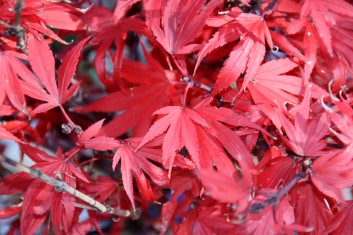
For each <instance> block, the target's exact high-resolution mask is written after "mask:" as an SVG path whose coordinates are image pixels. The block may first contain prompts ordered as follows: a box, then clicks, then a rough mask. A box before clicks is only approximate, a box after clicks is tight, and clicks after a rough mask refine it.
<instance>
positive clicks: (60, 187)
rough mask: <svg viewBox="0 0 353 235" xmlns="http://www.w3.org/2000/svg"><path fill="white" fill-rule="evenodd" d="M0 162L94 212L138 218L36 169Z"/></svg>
mask: <svg viewBox="0 0 353 235" xmlns="http://www.w3.org/2000/svg"><path fill="white" fill-rule="evenodd" d="M0 162H1V164H2V165H3V166H4V167H5V168H7V169H9V170H10V171H13V169H10V168H14V170H15V171H21V172H25V173H27V174H29V175H31V176H32V177H33V178H37V179H40V180H42V181H44V182H46V183H47V184H50V185H52V186H54V187H55V190H57V191H64V192H66V193H68V194H70V195H72V196H74V197H76V198H79V199H80V200H82V201H84V202H86V203H87V204H89V205H90V206H92V207H94V208H96V210H98V211H100V212H102V213H108V214H113V215H117V216H122V217H131V218H132V219H137V218H138V217H139V213H138V212H136V211H129V210H122V209H117V208H112V207H111V206H109V205H104V204H102V203H100V202H98V201H96V200H94V199H93V198H92V197H90V196H88V195H86V194H84V193H82V192H80V191H78V190H76V189H74V188H73V187H71V186H69V185H68V184H66V183H65V182H63V181H60V180H57V179H55V178H53V177H51V176H49V175H47V174H45V173H44V172H43V171H41V170H40V169H38V168H30V167H27V166H25V165H23V164H21V163H19V162H16V161H14V160H12V159H9V158H7V157H5V156H3V155H1V154H0ZM4 163H5V164H4Z"/></svg>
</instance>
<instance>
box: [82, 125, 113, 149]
mask: <svg viewBox="0 0 353 235" xmlns="http://www.w3.org/2000/svg"><path fill="white" fill-rule="evenodd" d="M103 122H104V119H103V120H100V121H98V122H96V123H94V124H93V125H91V126H90V127H88V128H87V129H86V130H85V131H84V132H83V133H82V134H80V135H79V136H78V144H82V145H83V146H84V147H85V148H89V149H94V150H99V151H106V150H112V149H115V148H116V146H117V145H118V143H119V142H118V141H117V140H115V139H114V138H111V137H107V136H98V132H99V131H100V130H101V128H102V125H103Z"/></svg>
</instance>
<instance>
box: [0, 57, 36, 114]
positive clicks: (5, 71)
mask: <svg viewBox="0 0 353 235" xmlns="http://www.w3.org/2000/svg"><path fill="white" fill-rule="evenodd" d="M20 59H23V60H26V59H27V56H25V55H23V54H20V53H18V52H15V51H2V52H0V73H1V74H2V76H1V77H0V83H1V84H3V85H2V86H0V115H11V114H12V113H13V112H14V110H13V109H12V107H10V106H7V105H4V104H3V103H4V100H5V97H7V98H8V99H9V101H10V102H11V104H12V105H13V106H14V107H15V108H16V109H17V110H18V111H20V112H24V113H26V114H27V113H28V111H27V107H26V100H25V97H24V93H23V90H22V87H21V84H20V81H19V79H18V75H20V76H21V77H26V75H28V74H29V73H30V72H29V71H28V69H27V68H26V67H25V66H24V65H23V64H22V62H21V61H20Z"/></svg>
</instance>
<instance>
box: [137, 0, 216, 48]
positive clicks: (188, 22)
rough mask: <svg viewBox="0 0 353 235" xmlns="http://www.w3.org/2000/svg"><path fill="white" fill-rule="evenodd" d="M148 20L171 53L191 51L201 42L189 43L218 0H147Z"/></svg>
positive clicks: (159, 39) (158, 39)
mask: <svg viewBox="0 0 353 235" xmlns="http://www.w3.org/2000/svg"><path fill="white" fill-rule="evenodd" d="M143 2H144V8H145V14H146V23H147V25H148V26H149V27H150V29H151V30H152V32H153V35H154V36H155V37H156V40H157V42H159V43H160V44H161V45H162V46H163V48H164V49H165V50H166V51H167V52H169V53H170V54H188V53H190V52H193V51H195V50H197V49H199V47H200V45H198V44H190V43H191V42H192V40H193V39H194V38H195V37H196V36H197V33H198V32H200V29H201V28H202V27H203V26H204V24H205V22H206V19H207V17H208V16H209V15H210V14H211V13H212V11H213V10H214V9H215V7H216V6H217V5H219V4H220V3H221V1H219V0H211V1H205V0H196V1H185V0H170V1H166V0H145V1H143Z"/></svg>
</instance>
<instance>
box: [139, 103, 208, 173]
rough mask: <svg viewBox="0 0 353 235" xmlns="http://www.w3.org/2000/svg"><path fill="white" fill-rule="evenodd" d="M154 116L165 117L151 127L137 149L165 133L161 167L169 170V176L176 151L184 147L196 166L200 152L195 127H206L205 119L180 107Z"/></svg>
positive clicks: (188, 109) (173, 107)
mask: <svg viewBox="0 0 353 235" xmlns="http://www.w3.org/2000/svg"><path fill="white" fill-rule="evenodd" d="M154 114H162V115H165V116H164V117H162V118H161V119H159V120H157V121H156V122H155V123H154V124H153V125H152V126H151V128H150V130H149V131H148V132H147V134H146V135H145V136H144V138H143V140H142V142H141V143H140V145H139V147H138V148H141V147H142V146H143V145H144V144H146V143H148V142H150V141H151V140H153V139H155V138H156V137H158V136H160V135H161V134H163V133H164V132H166V135H165V136H164V140H163V155H162V159H163V165H164V166H165V167H166V168H167V169H169V175H170V174H171V171H172V166H173V164H174V160H175V157H176V154H177V153H176V151H179V150H181V149H182V148H183V147H184V146H185V147H186V148H187V150H188V151H189V153H190V156H191V158H192V159H193V161H194V162H195V163H196V165H198V163H199V162H200V161H199V158H200V151H199V140H198V138H197V133H196V127H195V126H197V125H199V126H201V127H206V126H208V124H207V122H206V121H205V119H203V118H202V117H201V116H200V115H199V114H198V113H196V112H195V111H194V110H192V109H190V108H187V107H182V106H167V107H164V108H162V109H159V110H158V111H156V112H154Z"/></svg>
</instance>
